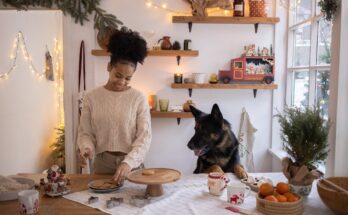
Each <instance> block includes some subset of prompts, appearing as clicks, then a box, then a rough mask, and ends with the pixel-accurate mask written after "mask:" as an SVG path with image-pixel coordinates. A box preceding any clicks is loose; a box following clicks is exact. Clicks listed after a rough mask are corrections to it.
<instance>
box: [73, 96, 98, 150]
mask: <svg viewBox="0 0 348 215" xmlns="http://www.w3.org/2000/svg"><path fill="white" fill-rule="evenodd" d="M91 110H92V107H91V103H90V99H89V97H88V96H87V95H86V96H85V97H84V99H83V107H82V111H81V116H80V123H79V128H78V134H77V146H78V148H79V149H80V151H84V150H85V149H86V148H89V149H90V150H91V151H92V154H93V155H94V154H95V145H96V138H95V134H94V133H93V129H92V120H91Z"/></svg>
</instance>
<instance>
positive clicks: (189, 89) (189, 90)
mask: <svg viewBox="0 0 348 215" xmlns="http://www.w3.org/2000/svg"><path fill="white" fill-rule="evenodd" d="M188 92H189V97H190V98H191V97H192V88H188Z"/></svg>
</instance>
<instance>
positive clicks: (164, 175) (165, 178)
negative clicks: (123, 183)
mask: <svg viewBox="0 0 348 215" xmlns="http://www.w3.org/2000/svg"><path fill="white" fill-rule="evenodd" d="M146 170H152V171H153V174H151V175H144V174H143V171H144V169H139V170H135V171H132V172H131V173H129V175H128V176H127V179H128V180H129V181H130V182H133V183H136V184H146V185H147V187H146V194H147V195H149V196H161V195H163V187H162V184H166V183H170V182H174V181H177V180H178V179H179V178H180V175H181V173H180V172H179V171H178V170H175V169H167V168H149V169H146Z"/></svg>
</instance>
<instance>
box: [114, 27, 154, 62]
mask: <svg viewBox="0 0 348 215" xmlns="http://www.w3.org/2000/svg"><path fill="white" fill-rule="evenodd" d="M108 52H110V53H111V58H110V63H111V65H115V64H116V63H118V62H124V61H129V62H132V63H134V65H135V66H136V65H137V63H141V64H142V63H143V62H144V59H145V57H146V55H147V48H146V41H145V40H144V38H142V37H141V36H140V35H139V33H138V32H136V31H132V30H131V29H128V28H126V27H122V28H121V29H120V30H117V31H116V32H115V33H114V34H113V35H112V36H111V37H110V41H109V44H108Z"/></svg>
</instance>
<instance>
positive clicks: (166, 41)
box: [158, 36, 172, 50]
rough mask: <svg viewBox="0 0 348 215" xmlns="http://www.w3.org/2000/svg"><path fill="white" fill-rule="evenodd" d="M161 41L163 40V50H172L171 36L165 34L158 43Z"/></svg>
mask: <svg viewBox="0 0 348 215" xmlns="http://www.w3.org/2000/svg"><path fill="white" fill-rule="evenodd" d="M160 41H162V43H161V49H162V50H170V49H171V48H172V43H171V42H170V37H169V36H164V37H163V38H162V39H160V40H158V43H159V42H160Z"/></svg>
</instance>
